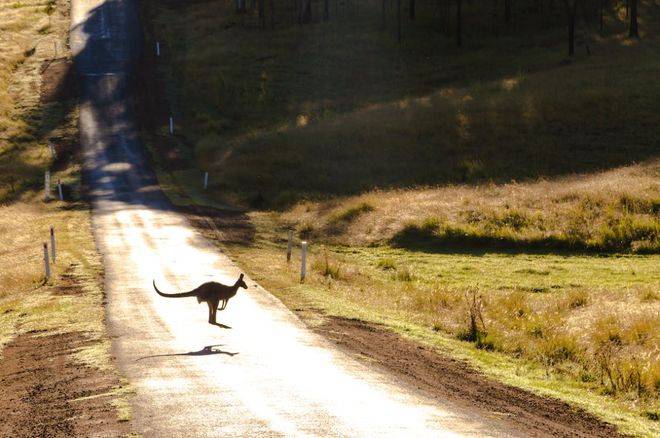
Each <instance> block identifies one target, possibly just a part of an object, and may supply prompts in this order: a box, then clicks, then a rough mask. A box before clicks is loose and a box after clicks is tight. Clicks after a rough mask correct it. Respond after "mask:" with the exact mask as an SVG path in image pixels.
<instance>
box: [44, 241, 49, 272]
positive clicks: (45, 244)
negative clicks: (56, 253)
mask: <svg viewBox="0 0 660 438" xmlns="http://www.w3.org/2000/svg"><path fill="white" fill-rule="evenodd" d="M44 269H45V271H46V280H48V279H50V263H49V262H48V244H47V243H46V242H44Z"/></svg>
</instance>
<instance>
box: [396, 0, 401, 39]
mask: <svg viewBox="0 0 660 438" xmlns="http://www.w3.org/2000/svg"><path fill="white" fill-rule="evenodd" d="M396 37H397V40H398V41H399V42H401V0H396Z"/></svg>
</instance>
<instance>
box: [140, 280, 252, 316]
mask: <svg viewBox="0 0 660 438" xmlns="http://www.w3.org/2000/svg"><path fill="white" fill-rule="evenodd" d="M153 283H154V289H156V293H158V295H160V296H161V297H166V298H183V297H197V302H198V303H201V302H202V301H206V304H207V305H208V306H209V324H213V325H220V324H218V323H217V322H215V317H216V314H217V312H218V310H225V308H226V307H227V302H228V301H229V299H230V298H232V297H233V296H234V295H236V292H237V291H238V288H239V287H242V288H243V289H247V284H245V281H243V274H241V275H240V276H239V277H238V280H236V283H234V285H233V286H226V285H224V284H220V283H216V282H215V281H209V282H208V283H204V284H203V285H201V286H200V287H198V288H197V289H193V290H191V291H190V292H183V293H178V294H166V293H163V292H161V291H159V290H158V288H157V287H156V280H154V282H153ZM221 301H222V306H221V307H218V306H220V302H221Z"/></svg>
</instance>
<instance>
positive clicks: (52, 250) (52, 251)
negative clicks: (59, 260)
mask: <svg viewBox="0 0 660 438" xmlns="http://www.w3.org/2000/svg"><path fill="white" fill-rule="evenodd" d="M50 257H51V259H52V260H53V263H55V260H56V254H55V230H54V229H53V227H50Z"/></svg>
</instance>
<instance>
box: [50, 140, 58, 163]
mask: <svg viewBox="0 0 660 438" xmlns="http://www.w3.org/2000/svg"><path fill="white" fill-rule="evenodd" d="M48 148H49V149H50V156H51V157H53V160H55V159H57V152H56V151H55V145H54V144H53V143H49V144H48Z"/></svg>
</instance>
